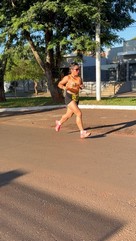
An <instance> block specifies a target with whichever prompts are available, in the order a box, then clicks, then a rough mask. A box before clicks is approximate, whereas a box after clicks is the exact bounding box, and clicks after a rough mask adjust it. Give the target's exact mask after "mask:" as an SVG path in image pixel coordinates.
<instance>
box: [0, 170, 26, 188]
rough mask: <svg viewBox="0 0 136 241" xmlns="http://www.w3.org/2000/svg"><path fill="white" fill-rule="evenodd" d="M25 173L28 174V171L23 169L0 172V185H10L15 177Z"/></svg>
mask: <svg viewBox="0 0 136 241" xmlns="http://www.w3.org/2000/svg"><path fill="white" fill-rule="evenodd" d="M25 174H27V172H25V171H23V170H12V171H9V172H4V173H0V187H2V186H5V185H8V184H9V183H11V182H12V181H13V180H14V179H16V178H19V177H21V176H23V175H25Z"/></svg>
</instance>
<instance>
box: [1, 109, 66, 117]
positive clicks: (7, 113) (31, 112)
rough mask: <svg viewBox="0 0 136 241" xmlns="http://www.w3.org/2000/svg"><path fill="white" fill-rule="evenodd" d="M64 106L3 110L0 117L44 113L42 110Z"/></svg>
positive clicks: (47, 110) (46, 110)
mask: <svg viewBox="0 0 136 241" xmlns="http://www.w3.org/2000/svg"><path fill="white" fill-rule="evenodd" d="M63 108H65V107H58V108H52V107H51V108H49V109H44V110H38V109H37V110H24V111H5V112H0V118H2V117H3V118H5V117H11V116H23V115H31V114H39V113H44V112H49V111H54V110H57V109H63Z"/></svg>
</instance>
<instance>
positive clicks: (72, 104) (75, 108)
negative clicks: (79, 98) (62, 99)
mask: <svg viewBox="0 0 136 241" xmlns="http://www.w3.org/2000/svg"><path fill="white" fill-rule="evenodd" d="M68 108H69V109H70V110H71V111H72V112H73V113H74V114H75V115H80V114H81V111H80V109H79V107H78V105H77V103H76V102H75V101H74V100H72V101H71V102H70V103H69V104H68Z"/></svg>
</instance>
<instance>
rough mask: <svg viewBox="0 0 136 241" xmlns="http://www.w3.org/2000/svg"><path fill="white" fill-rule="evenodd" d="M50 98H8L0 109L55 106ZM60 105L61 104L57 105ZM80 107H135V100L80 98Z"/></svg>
mask: <svg viewBox="0 0 136 241" xmlns="http://www.w3.org/2000/svg"><path fill="white" fill-rule="evenodd" d="M57 104H58V103H55V102H53V100H52V98H51V97H33V98H8V99H7V101H5V102H0V108H16V107H33V106H47V105H57ZM59 104H61V103H59ZM80 104H82V105H119V106H121V105H122V106H135V105H136V98H134V97H112V98H108V97H103V98H101V100H100V101H97V100H96V98H95V97H80Z"/></svg>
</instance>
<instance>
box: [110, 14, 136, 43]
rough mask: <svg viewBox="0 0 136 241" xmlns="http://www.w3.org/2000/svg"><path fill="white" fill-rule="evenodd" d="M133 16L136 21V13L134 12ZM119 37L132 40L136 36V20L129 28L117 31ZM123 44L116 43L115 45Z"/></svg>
mask: <svg viewBox="0 0 136 241" xmlns="http://www.w3.org/2000/svg"><path fill="white" fill-rule="evenodd" d="M132 18H133V19H134V20H135V21H136V13H134V14H132ZM117 34H118V35H119V37H121V38H123V39H124V40H130V39H132V38H136V22H135V23H134V24H132V25H131V26H129V27H128V28H126V29H124V30H123V31H120V32H118V33H117ZM118 46H122V44H119V45H118V44H116V45H114V47H118Z"/></svg>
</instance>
